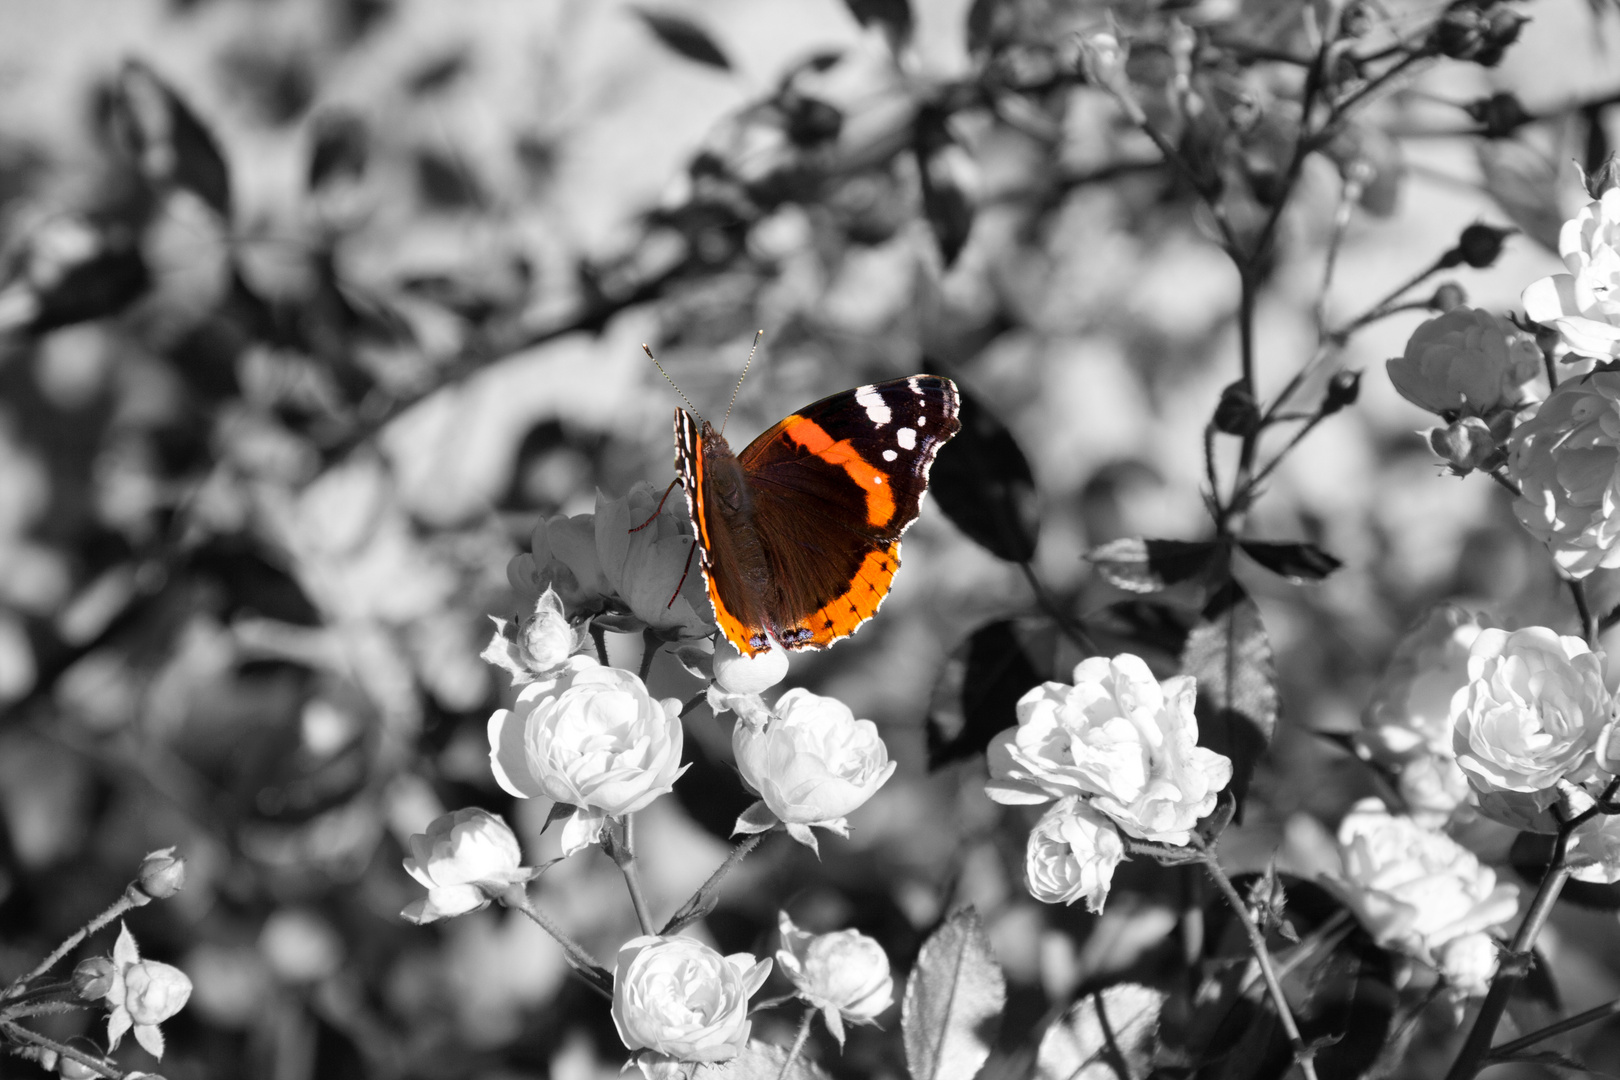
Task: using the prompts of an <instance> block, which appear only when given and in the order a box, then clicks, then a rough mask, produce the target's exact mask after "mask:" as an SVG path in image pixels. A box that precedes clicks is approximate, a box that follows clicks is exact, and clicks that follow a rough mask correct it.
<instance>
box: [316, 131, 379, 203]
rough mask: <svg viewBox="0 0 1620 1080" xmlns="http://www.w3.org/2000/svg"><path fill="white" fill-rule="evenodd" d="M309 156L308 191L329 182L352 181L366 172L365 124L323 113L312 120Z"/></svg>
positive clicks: (368, 147)
mask: <svg viewBox="0 0 1620 1080" xmlns="http://www.w3.org/2000/svg"><path fill="white" fill-rule="evenodd" d="M314 127H315V135H314V138H315V143H314V146H313V147H311V149H310V153H309V189H310V190H311V191H316V190H319V189H320V188H321V187H323V186H324V185H326V184H327V183H329V182H330V181H333V180H353V179H355V178H357V177H359V176H360V174H361V173H363V172H365V171H366V159H367V157H368V156H369V153H370V138H369V136H368V133H367V129H366V122H365V121H364V120H362V119H361V118H360V117H358V116H354V115H352V114H350V113H343V112H331V113H324V114H322V115H321V116H320V117H318V118H317V119H316V121H315V125H314Z"/></svg>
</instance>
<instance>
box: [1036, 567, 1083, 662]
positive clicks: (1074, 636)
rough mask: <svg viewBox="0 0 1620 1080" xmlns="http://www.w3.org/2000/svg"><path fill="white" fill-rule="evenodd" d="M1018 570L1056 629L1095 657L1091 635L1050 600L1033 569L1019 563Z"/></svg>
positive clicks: (1057, 604) (1055, 602)
mask: <svg viewBox="0 0 1620 1080" xmlns="http://www.w3.org/2000/svg"><path fill="white" fill-rule="evenodd" d="M1018 569H1020V570H1022V571H1023V572H1024V580H1025V581H1027V582H1029V587H1030V589H1031V590H1033V591H1034V593H1035V602H1036V603H1037V604H1039V605H1040V607H1041V610H1042V611H1044V612H1046V614H1047V615H1049V616H1051V618H1052V621H1053V622H1055V623H1057V626H1058V629H1059V630H1061V631H1063V636H1064V637H1066V638H1068V639H1069V640H1070V641H1072V642H1074V643H1075V644H1076V645H1078V646H1080V648H1082V649H1084V650H1086V654H1087V655H1088V656H1095V655H1097V652H1098V649H1097V643H1096V642H1095V641H1092V640H1091V635H1090V634H1088V633H1086V631H1085V628H1084V627H1082V626H1081V625H1080V624H1079V623H1077V622H1075V621H1074V619H1073V618H1072V617H1070V615H1069V613H1068V612H1067V611H1064V610H1063V607H1062V606H1061V605H1060V604H1059V603H1058V602H1057V601H1056V600H1054V599H1053V598H1052V594H1051V593H1049V592H1047V591H1046V585H1045V584H1044V583H1043V582H1042V581H1041V579H1040V578H1038V577H1036V576H1035V568H1034V567H1033V566H1031V565H1030V564H1029V563H1028V562H1020V563H1019V564H1018Z"/></svg>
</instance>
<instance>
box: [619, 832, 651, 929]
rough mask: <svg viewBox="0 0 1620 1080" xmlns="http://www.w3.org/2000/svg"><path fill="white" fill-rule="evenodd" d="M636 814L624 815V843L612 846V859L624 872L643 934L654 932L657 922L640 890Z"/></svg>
mask: <svg viewBox="0 0 1620 1080" xmlns="http://www.w3.org/2000/svg"><path fill="white" fill-rule="evenodd" d="M635 827H636V816H635V815H634V814H626V815H624V843H623V845H619V844H615V845H614V846H613V857H614V858H613V861H614V862H616V863H618V864H619V870H620V871H621V872H622V873H623V874H624V885H625V888H627V889H629V890H630V903H631V905H632V906H633V907H634V908H635V909H636V922H638V923H640V924H641V932H642V933H643V934H656V933H657V932H658V931H657V929H656V926H657V924H655V923H654V922H653V920H652V911H651V910H650V909H649V908H648V907H647V896H646V894H645V893H644V892H642V890H641V874H640V873H639V872H638V871H637V869H636V841H635Z"/></svg>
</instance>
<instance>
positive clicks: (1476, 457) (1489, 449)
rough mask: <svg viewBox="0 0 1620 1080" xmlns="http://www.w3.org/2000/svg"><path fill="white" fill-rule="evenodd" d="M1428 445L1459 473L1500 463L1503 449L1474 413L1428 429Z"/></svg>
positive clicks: (1452, 469) (1462, 473)
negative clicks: (1430, 429)
mask: <svg viewBox="0 0 1620 1080" xmlns="http://www.w3.org/2000/svg"><path fill="white" fill-rule="evenodd" d="M1429 448H1430V449H1432V450H1433V451H1434V452H1435V453H1436V454H1438V455H1439V456H1440V457H1441V459H1443V460H1444V461H1445V462H1446V464H1448V465H1450V466H1451V471H1452V472H1454V473H1456V474H1457V475H1458V476H1463V475H1465V474H1467V473H1470V472H1473V471H1474V470H1475V469H1486V470H1489V469H1491V468H1494V467H1495V466H1496V465H1497V464H1500V462H1501V459H1502V457H1503V452H1502V450H1501V448H1500V447H1499V446H1498V444H1497V441H1496V438H1495V436H1493V435H1492V434H1491V429H1490V427H1489V426H1488V425H1487V424H1486V423H1485V421H1483V420H1481V419H1480V418H1479V417H1477V416H1465V417H1463V418H1462V419H1460V420H1457V421H1454V422H1453V423H1451V424H1448V425H1447V426H1445V427H1437V428H1435V429H1434V430H1432V431H1430V432H1429Z"/></svg>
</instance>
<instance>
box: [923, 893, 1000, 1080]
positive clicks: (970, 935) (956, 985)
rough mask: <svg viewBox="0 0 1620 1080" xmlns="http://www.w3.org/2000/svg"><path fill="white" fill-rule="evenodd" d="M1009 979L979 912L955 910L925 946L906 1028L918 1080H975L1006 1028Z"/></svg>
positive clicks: (967, 908)
mask: <svg viewBox="0 0 1620 1080" xmlns="http://www.w3.org/2000/svg"><path fill="white" fill-rule="evenodd" d="M1006 1001H1007V980H1006V978H1005V977H1004V976H1003V975H1002V973H1001V965H1000V964H998V963H996V959H995V956H994V955H993V954H992V953H991V951H990V939H989V938H987V937H986V936H985V933H984V924H983V922H981V921H980V919H979V913H978V912H977V911H975V910H974V909H973V908H971V907H966V908H960V909H958V910H957V911H955V912H953V913H952V914H951V915H950V916H949V917H948V918H946V920H945V922H944V923H943V924H942V925H941V926H940V927H939V929H937V930H935V931H934V932H933V934H931V935H930V936H929V938H928V940H927V941H925V942H923V947H922V951H921V952H920V953H919V954H918V956H917V966H916V967H915V968H913V969H912V971H911V977H910V978H909V979H908V980H907V981H906V997H905V1002H904V1004H903V1005H902V1006H901V1010H900V1027H901V1031H902V1033H903V1035H904V1039H905V1046H906V1064H907V1065H908V1066H909V1067H910V1069H911V1076H912V1080H972V1078H973V1076H974V1074H975V1073H977V1072H978V1071H979V1067H980V1066H981V1065H983V1064H984V1061H985V1059H986V1058H988V1057H989V1056H990V1044H991V1043H992V1042H993V1041H994V1040H995V1036H996V1032H997V1030H998V1029H999V1028H1000V1026H1001V1010H1002V1008H1003V1006H1005V1004H1006Z"/></svg>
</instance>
